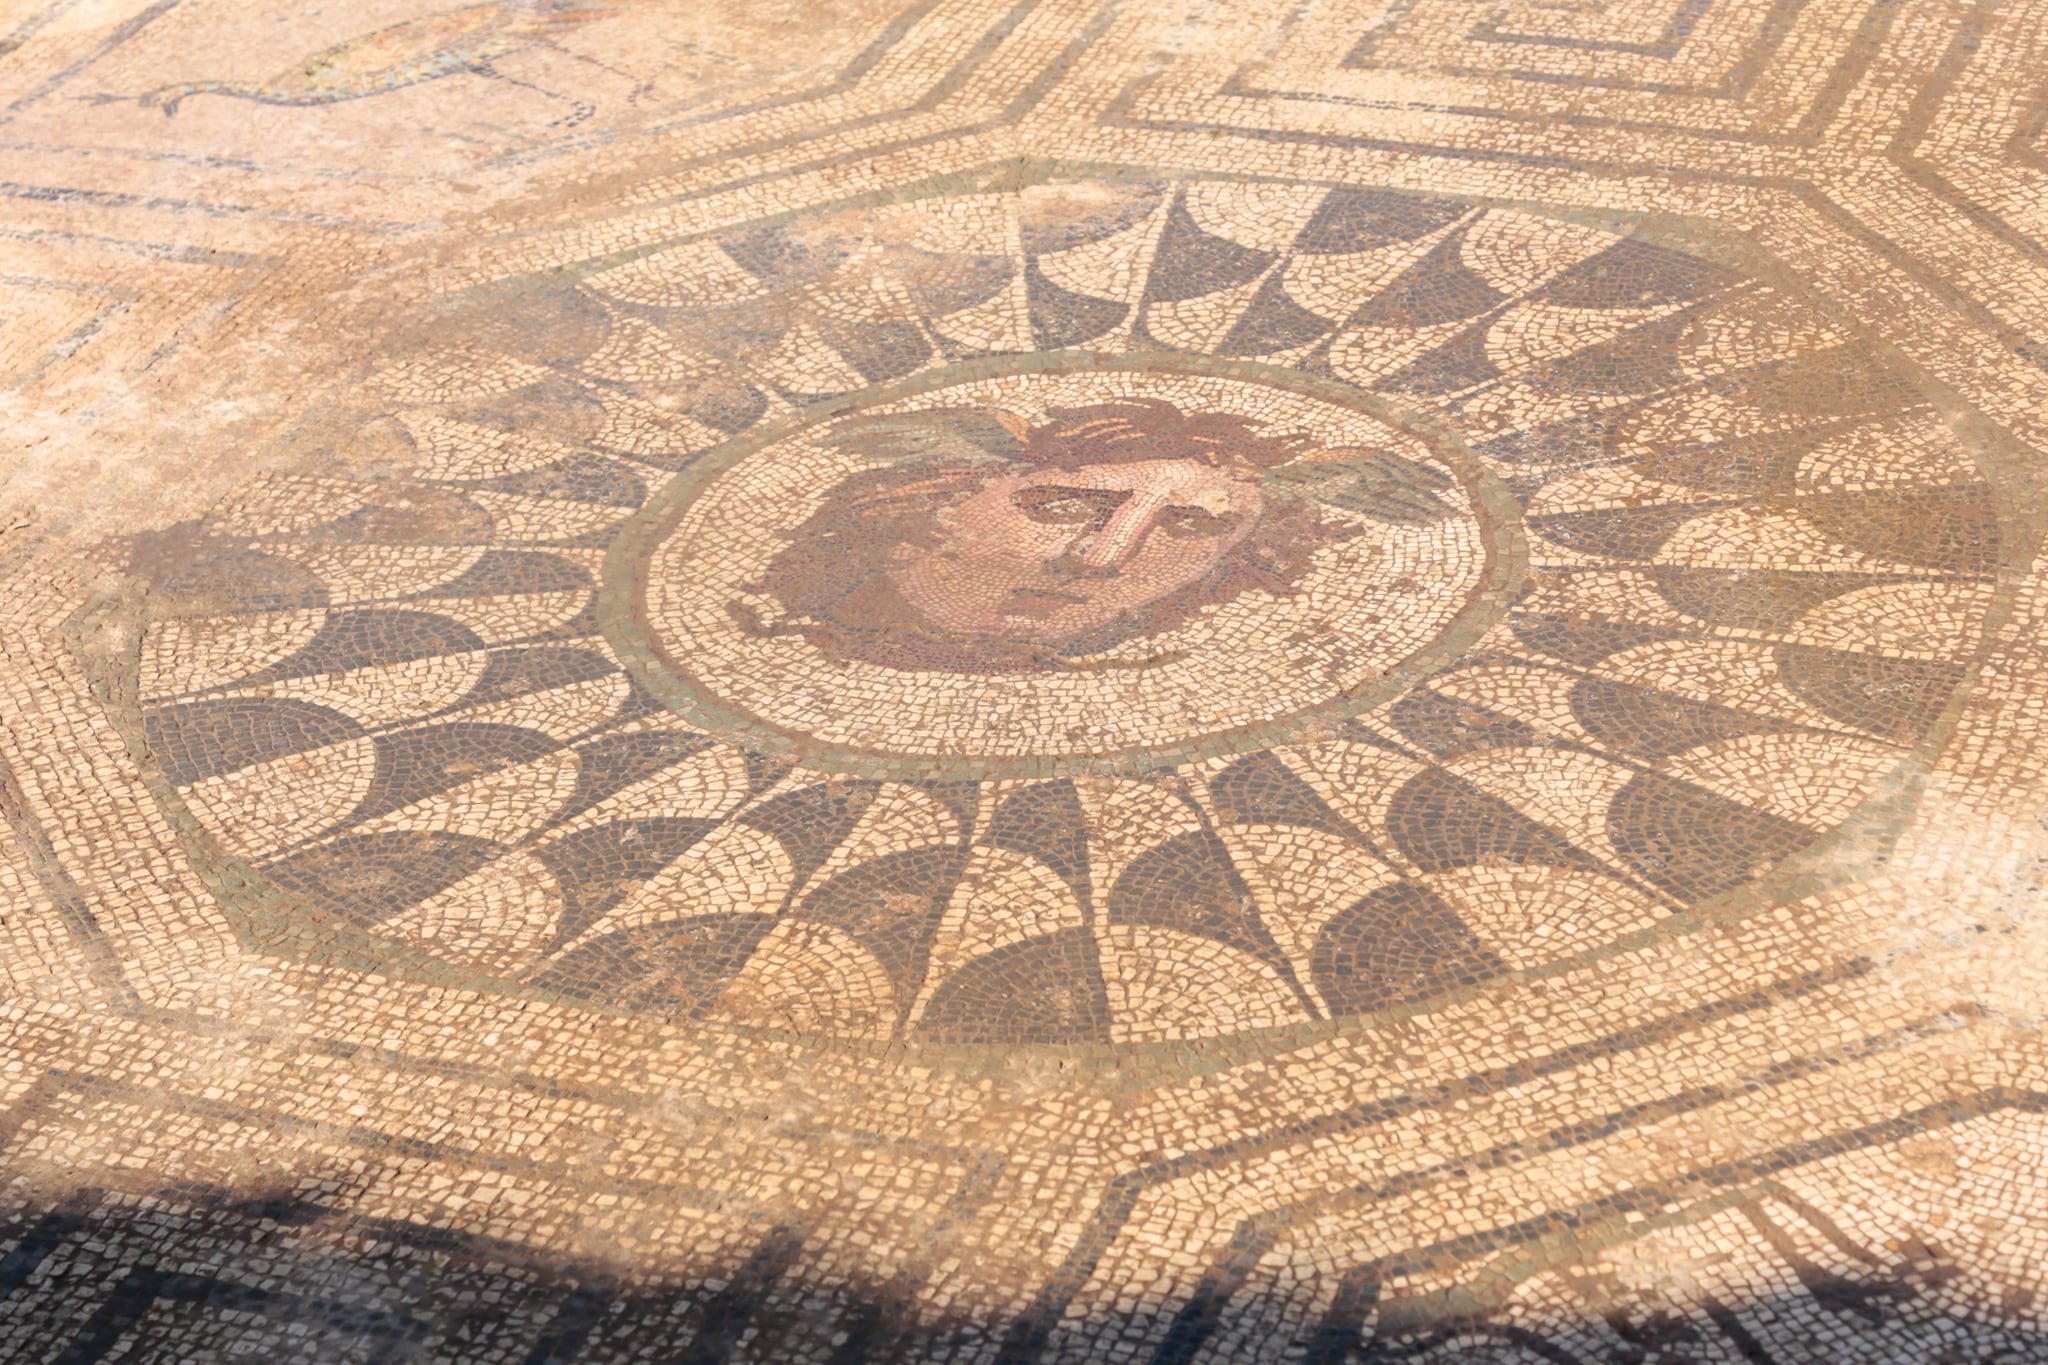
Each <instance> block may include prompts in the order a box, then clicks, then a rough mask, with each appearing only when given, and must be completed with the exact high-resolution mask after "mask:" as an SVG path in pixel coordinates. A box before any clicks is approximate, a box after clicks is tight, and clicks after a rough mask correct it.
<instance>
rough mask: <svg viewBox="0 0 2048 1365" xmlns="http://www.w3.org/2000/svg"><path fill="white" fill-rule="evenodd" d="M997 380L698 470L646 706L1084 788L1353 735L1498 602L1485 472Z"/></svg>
mask: <svg viewBox="0 0 2048 1365" xmlns="http://www.w3.org/2000/svg"><path fill="white" fill-rule="evenodd" d="M1003 368H1004V367H1001V366H997V367H995V370H996V372H995V373H994V374H987V373H986V370H987V369H988V367H986V366H984V367H983V369H984V372H985V373H984V374H983V375H981V376H976V375H973V374H970V373H963V374H960V375H958V376H943V377H945V378H951V379H952V380H953V382H944V383H938V384H936V385H935V386H932V387H928V388H925V389H923V390H922V391H920V392H918V393H916V394H911V395H904V396H894V395H884V396H882V397H880V398H879V399H877V400H876V401H875V402H874V404H873V405H872V406H871V407H868V408H865V409H863V410H862V411H860V412H857V413H853V414H846V415H840V416H837V417H834V418H831V419H830V420H827V421H825V422H822V423H815V424H800V425H799V426H798V427H797V428H796V429H794V430H792V431H790V432H789V433H788V434H786V435H784V436H782V437H780V438H778V439H775V440H771V441H770V442H769V443H768V444H766V445H765V446H761V447H759V448H755V449H749V448H746V447H744V446H742V447H741V448H739V449H738V450H737V451H736V453H735V454H734V455H733V456H732V457H731V458H730V461H729V462H728V463H725V464H724V465H723V467H722V468H713V469H692V470H690V471H687V472H686V473H685V474H684V475H683V476H682V477H680V478H678V479H677V480H676V481H675V483H674V484H673V485H672V486H671V488H670V489H668V490H665V491H664V493H663V494H662V495H661V496H660V497H659V498H658V499H657V500H656V508H657V509H658V510H656V511H654V512H651V513H650V514H649V515H648V517H647V519H646V520H645V521H644V522H643V524H642V526H643V529H642V531H641V532H638V533H632V534H629V536H628V537H627V543H628V545H629V546H634V547H637V545H638V544H639V543H641V537H642V536H644V543H645V544H646V549H645V551H644V554H642V553H640V552H637V549H636V550H635V551H634V552H633V553H634V557H633V558H632V559H630V560H624V559H623V556H622V560H623V562H624V563H625V564H627V565H629V566H630V567H629V568H628V569H626V570H625V571H623V572H621V573H620V574H617V575H615V576H614V589H615V596H614V601H615V602H616V603H617V604H618V607H617V611H618V617H617V618H615V619H618V618H624V619H619V623H618V625H617V631H618V635H619V638H620V639H621V641H622V642H624V647H625V648H627V649H629V650H630V649H633V648H635V647H636V645H639V644H640V643H641V642H643V641H644V642H645V644H644V647H645V648H646V649H647V650H648V652H649V653H650V654H651V655H652V656H653V658H652V659H651V660H650V667H649V668H648V669H647V670H646V671H645V672H643V673H642V677H643V680H644V681H645V683H646V685H648V686H650V687H651V688H653V689H654V690H655V691H656V692H657V693H658V694H660V695H662V696H663V697H664V698H665V699H667V698H674V699H675V700H676V701H677V702H678V703H679V704H681V705H683V706H684V707H685V708H686V714H698V715H701V716H703V718H704V721H705V723H706V724H710V725H713V726H717V727H721V728H724V729H725V730H726V731H727V732H728V733H734V734H744V735H747V736H748V737H749V738H750V739H752V740H754V742H757V743H764V744H775V743H779V744H783V745H787V746H789V748H790V749H791V750H792V751H797V750H804V751H806V752H813V753H815V752H816V746H818V745H819V744H821V743H822V744H829V745H832V746H834V748H837V749H842V750H854V751H857V752H859V753H861V754H864V755H867V756H868V757H869V758H870V760H871V759H872V756H873V755H874V754H875V753H876V751H881V752H885V753H888V754H892V755H899V756H900V768H899V769H898V770H899V771H909V772H915V771H919V770H921V766H924V765H929V763H930V762H931V761H932V760H933V759H934V758H937V757H938V756H939V754H941V753H947V752H949V753H951V754H953V755H955V758H954V759H953V762H954V763H955V764H956V765H958V766H962V767H965V768H967V769H968V770H970V771H976V772H984V773H994V772H996V771H999V770H1001V769H1003V768H1004V766H1005V764H1008V765H1010V766H1011V768H1012V769H1013V770H1014V769H1015V768H1016V765H1018V764H1020V763H1042V762H1045V761H1047V760H1050V761H1052V762H1053V763H1055V764H1058V765H1065V766H1066V770H1069V771H1075V770H1080V769H1083V768H1086V767H1087V766H1089V765H1090V764H1091V763H1092V762H1094V761H1095V760H1098V759H1100V758H1101V757H1102V751H1103V750H1104V749H1105V748H1110V749H1114V750H1118V751H1128V750H1130V749H1132V748H1134V747H1136V748H1142V749H1146V750H1154V751H1166V752H1172V751H1175V750H1182V751H1185V750H1186V749H1187V747H1188V746H1190V745H1194V746H1209V747H1211V748H1215V749H1219V750H1223V749H1238V750H1242V749H1244V748H1249V747H1254V746H1256V745H1257V744H1259V743H1261V742H1263V737H1264V736H1265V733H1266V730H1267V729H1268V728H1270V727H1271V726H1273V725H1275V724H1280V725H1287V724H1301V723H1310V720H1309V719H1306V718H1313V717H1315V716H1319V715H1323V714H1324V713H1328V714H1333V715H1339V716H1341V715H1345V714H1350V713H1352V712H1355V711H1356V710H1357V709H1358V707H1359V706H1361V705H1364V704H1366V701H1367V700H1368V699H1369V698H1370V697H1371V696H1374V695H1382V694H1384V692H1385V691H1386V690H1387V689H1388V688H1389V687H1391V686H1398V685H1399V679H1401V678H1404V677H1406V676H1409V675H1411V674H1412V671H1413V669H1414V668H1416V667H1418V666H1419V664H1418V662H1417V661H1418V660H1419V659H1420V658H1422V657H1423V656H1425V655H1426V654H1427V653H1428V652H1429V651H1430V650H1431V649H1432V648H1433V647H1436V646H1438V645H1439V644H1440V642H1441V640H1442V639H1443V638H1444V636H1445V633H1446V632H1447V631H1450V630H1452V629H1453V628H1455V627H1457V626H1458V625H1459V623H1461V622H1465V623H1468V627H1469V623H1470V622H1472V621H1474V620H1476V619H1477V617H1478V615H1481V614H1483V613H1484V612H1485V611H1486V610H1487V609H1488V608H1487V605H1486V604H1482V603H1479V602H1478V601H1477V600H1476V599H1475V596H1474V594H1475V592H1476V591H1477V589H1478V587H1479V585H1480V584H1481V583H1482V582H1483V581H1484V580H1485V579H1486V577H1487V575H1488V574H1489V572H1497V568H1498V564H1499V561H1500V557H1501V544H1500V542H1501V538H1502V537H1503V536H1504V535H1507V534H1509V533H1510V532H1509V531H1508V529H1507V528H1503V527H1501V526H1499V525H1498V524H1496V523H1494V522H1493V521H1491V520H1490V519H1489V517H1488V516H1487V515H1485V514H1484V513H1483V512H1482V509H1481V508H1480V507H1479V505H1478V504H1477V503H1475V502H1474V501H1473V498H1472V496H1471V493H1470V492H1469V491H1468V489H1467V487H1466V485H1465V480H1467V479H1472V478H1482V477H1483V473H1482V472H1481V471H1478V470H1476V469H1475V468H1473V467H1472V466H1471V465H1470V464H1469V462H1467V463H1466V464H1464V465H1463V466H1458V467H1454V466H1453V465H1452V464H1450V463H1446V461H1447V460H1452V459H1455V456H1454V455H1447V454H1446V453H1445V452H1444V451H1443V450H1441V449H1439V448H1437V447H1434V446H1431V445H1430V444H1428V443H1426V442H1424V441H1422V440H1420V439H1418V438H1417V437H1416V436H1415V435H1414V434H1413V433H1411V432H1409V431H1406V430H1404V429H1403V428H1402V427H1400V426H1399V425H1397V424H1395V423H1393V422H1391V421H1389V420H1388V419H1387V418H1385V417H1384V416H1382V415H1380V414H1378V413H1376V412H1374V411H1371V410H1370V409H1365V408H1361V407H1357V406H1347V405H1345V404H1341V403H1338V402H1334V401H1332V399H1331V398H1330V397H1328V396H1322V395H1318V394H1312V393H1306V392H1301V391H1299V390H1296V389H1290V388H1286V387H1281V386H1279V385H1276V384H1275V383H1274V382H1273V380H1272V379H1271V378H1270V377H1269V376H1265V375H1260V376H1257V377H1252V376H1249V375H1246V376H1239V375H1236V374H1233V373H1231V372H1229V371H1228V370H1227V369H1226V370H1224V371H1222V372H1219V373H1216V374H1196V373H1190V372H1188V371H1187V369H1186V368H1185V367H1184V366H1180V365H1177V364H1175V363H1173V362H1171V361H1170V360H1168V361H1154V362H1151V363H1148V364H1146V365H1132V364H1127V363H1118V364H1084V365H1075V366H1073V367H1072V368H1067V369H1061V370H1055V371H1052V372H1045V371H1043V369H1042V368H1036V369H1032V370H1026V371H1022V372H1018V373H1011V374H1003V373H1002V372H1001V371H1002V369H1003ZM1461 474H1462V475H1463V478H1461V477H1460V475H1461ZM664 504H666V506H665V507H664ZM721 594H722V595H721ZM1390 679H1391V680H1394V681H1392V682H1390V681H1389V680H1390ZM687 708H696V709H695V710H694V711H693V710H690V709H687ZM1105 737H1107V738H1108V739H1109V740H1110V741H1111V742H1110V743H1109V744H1107V745H1105V744H1104V742H1103V741H1104V738H1105ZM806 746H809V747H808V748H806ZM849 761H854V760H849ZM1118 761H1123V760H1121V759H1120V760H1118ZM1028 770H1030V771H1038V770H1039V769H1036V768H1032V769H1028Z"/></svg>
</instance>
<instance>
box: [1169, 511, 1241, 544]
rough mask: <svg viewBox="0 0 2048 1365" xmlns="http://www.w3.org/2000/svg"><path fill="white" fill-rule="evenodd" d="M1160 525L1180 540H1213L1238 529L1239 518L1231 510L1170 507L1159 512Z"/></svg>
mask: <svg viewBox="0 0 2048 1365" xmlns="http://www.w3.org/2000/svg"><path fill="white" fill-rule="evenodd" d="M1158 525H1159V529H1160V530H1162V531H1164V532H1166V534H1168V535H1170V536H1173V537H1174V538H1175V539H1178V540H1212V539H1214V538H1215V537H1217V536H1227V535H1229V534H1230V533H1231V531H1232V530H1234V529H1236V527H1237V518H1236V517H1235V516H1234V515H1232V514H1231V513H1229V512H1222V513H1217V512H1211V511H1209V510H1208V509H1207V508H1205V507H1169V508H1167V509H1166V510H1165V511H1163V512H1161V513H1160V514H1159V522H1158Z"/></svg>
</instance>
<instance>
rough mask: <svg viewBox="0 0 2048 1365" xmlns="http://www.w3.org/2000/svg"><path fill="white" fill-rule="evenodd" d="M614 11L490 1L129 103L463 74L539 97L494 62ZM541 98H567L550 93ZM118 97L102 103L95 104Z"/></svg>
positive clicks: (170, 105)
mask: <svg viewBox="0 0 2048 1365" xmlns="http://www.w3.org/2000/svg"><path fill="white" fill-rule="evenodd" d="M617 9H618V6H617V4H615V3H611V2H610V0H492V3H489V4H482V5H465V6H464V7H462V8H461V9H453V10H444V11H442V12H441V13H439V14H428V15H423V16H421V17H420V18H417V19H408V20H406V21H405V22H403V23H399V24H393V25H391V26H390V27H388V28H381V29H377V30H375V31H373V32H370V33H365V34H360V35H358V36H356V37H354V38H351V39H349V40H348V41H346V42H342V43H336V44H335V45H334V46H333V47H330V48H326V49H324V50H322V51H320V52H316V53H314V54H313V55H311V56H309V57H307V58H305V59H304V60H303V61H300V62H298V63H296V64H294V65H293V66H291V67H290V68H288V69H286V70H284V71H280V72H279V73H277V74H276V75H274V76H272V77H270V78H269V79H268V80H263V81H181V82H178V83H177V84H174V85H166V86H162V87H159V88H158V89H155V90H150V91H147V92H145V93H144V94H142V95H139V96H136V97H135V101H136V103H138V104H140V105H142V106H143V107H144V108H147V109H162V110H163V111H164V113H165V114H166V115H170V114H175V113H177V112H178V106H179V105H180V104H182V103H183V102H184V101H185V100H188V99H190V98H192V97H193V96H195V95H227V96H231V97H232V98H235V99H245V100H255V101H257V102H258V103H261V104H286V105H320V104H337V103H340V102H341V101H343V100H353V99H361V98H363V97H365V96H368V95H381V94H384V93H386V92H388V91H392V90H400V89H403V88H405V87H406V86H409V85H418V84H421V83H422V82H425V81H432V80H439V79H440V78H441V77H443V76H453V75H458V74H462V73H467V74H469V75H474V76H484V77H488V78H490V79H493V80H502V81H507V82H509V83H510V84H513V85H519V86H522V87H525V88H528V89H534V90H540V87H538V86H531V85H528V83H527V82H525V81H519V80H514V79H513V78H511V77H508V76H505V75H503V74H502V73H500V72H498V71H497V70H496V69H495V68H494V67H493V66H492V63H493V62H496V61H498V60H499V59H501V58H504V57H509V56H511V55H512V54H513V53H515V52H520V51H523V50H525V49H527V48H530V47H550V46H553V39H554V38H555V36H556V35H557V34H560V33H563V32H566V31H567V30H569V29H572V28H575V27H577V26H578V25H581V24H587V23H590V22H591V21H593V20H596V19H602V18H605V17H607V16H608V15H610V14H612V13H613V12H615V11H616V10H617ZM558 50H559V49H558ZM569 55H572V56H578V55H579V54H573V53H572V54H569ZM580 59H581V58H580V56H579V60H580ZM540 93H542V94H545V95H549V96H550V97H551V98H556V99H562V98H566V97H564V96H560V95H557V94H555V93H554V92H553V91H548V90H540ZM635 93H636V94H637V93H638V92H637V91H636V92H635ZM124 98H126V97H125V96H102V97H100V102H112V101H114V100H119V99H124ZM571 103H573V104H574V105H575V106H576V108H575V112H574V113H573V114H572V115H570V116H569V117H568V118H567V119H565V120H564V121H565V122H581V121H583V120H584V119H586V118H588V117H589V116H590V114H591V113H592V112H594V109H593V108H592V106H590V105H589V104H587V103H586V102H584V101H582V100H572V101H571Z"/></svg>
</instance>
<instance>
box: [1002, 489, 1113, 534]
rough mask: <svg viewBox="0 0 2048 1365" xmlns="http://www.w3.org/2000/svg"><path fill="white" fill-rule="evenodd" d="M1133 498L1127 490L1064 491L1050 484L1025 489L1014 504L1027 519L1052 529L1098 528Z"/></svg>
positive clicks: (1012, 499)
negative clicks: (1068, 527)
mask: <svg viewBox="0 0 2048 1365" xmlns="http://www.w3.org/2000/svg"><path fill="white" fill-rule="evenodd" d="M1130 496H1131V495H1130V493H1129V491H1128V490H1124V489H1112V488H1060V487H1057V486H1054V485H1050V484H1046V485H1040V486H1039V487H1037V488H1026V489H1023V490H1021V491H1020V492H1018V493H1017V494H1016V495H1015V496H1014V497H1012V498H1011V499H1010V501H1011V502H1012V503H1013V504H1014V505H1015V506H1016V508H1017V510H1018V511H1020V512H1022V513H1023V514H1024V515H1025V516H1027V517H1029V518H1031V519H1032V520H1033V521H1036V522H1043V523H1044V524H1046V525H1048V526H1094V525H1100V524H1101V523H1102V522H1104V521H1106V520H1108V519H1109V515H1110V513H1112V512H1114V511H1116V509H1117V508H1118V507H1120V506H1122V505H1123V504H1124V503H1125V502H1126V501H1128V500H1129V498H1130Z"/></svg>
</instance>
